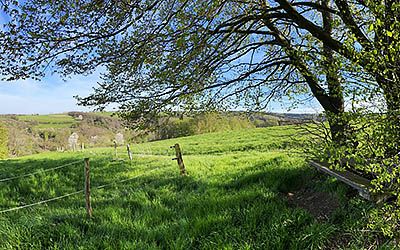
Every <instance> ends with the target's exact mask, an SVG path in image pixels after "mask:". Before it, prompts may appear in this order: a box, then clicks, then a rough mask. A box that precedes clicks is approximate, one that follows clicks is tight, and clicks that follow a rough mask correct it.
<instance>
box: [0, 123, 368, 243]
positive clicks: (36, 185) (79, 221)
mask: <svg viewBox="0 0 400 250" xmlns="http://www.w3.org/2000/svg"><path fill="white" fill-rule="evenodd" d="M295 134H296V131H295V129H293V128H291V127H276V128H267V129H254V130H249V131H235V132H229V133H212V134H206V135H200V136H193V137H186V138H178V139H173V140H166V141H158V142H152V143H145V144H139V145H132V148H133V151H134V158H135V159H134V160H133V161H132V162H131V163H129V162H127V161H115V160H113V149H96V150H92V151H89V150H88V151H86V152H83V153H63V154H61V153H46V154H41V155H35V156H30V157H24V158H20V159H15V160H6V161H0V167H1V171H0V176H1V177H0V179H1V178H4V177H8V176H14V175H18V174H22V173H26V172H29V171H34V170H40V169H46V168H51V167H55V166H58V165H61V164H63V163H68V162H71V161H74V160H76V159H82V158H83V157H90V158H91V166H92V177H91V178H92V186H93V187H95V186H98V185H102V184H107V183H111V182H113V181H115V180H121V179H124V178H129V177H134V176H136V175H141V176H140V177H138V178H137V179H135V180H133V181H130V182H126V183H123V184H118V185H115V186H112V187H108V188H105V189H98V190H96V189H93V191H92V205H93V209H94V218H93V219H92V220H89V219H86V218H85V209H84V198H83V195H81V194H79V195H76V196H72V197H69V198H67V199H65V200H61V201H56V202H52V203H48V204H47V205H42V206H38V207H35V208H28V209H24V210H19V211H14V212H9V213H6V214H3V215H1V217H0V247H1V248H24V249H35V248H37V249H39V248H41V249H50V248H53V249H160V248H162V249H222V248H224V249H310V248H318V247H323V246H324V245H327V244H332V243H330V241H332V240H333V239H335V238H337V235H338V234H340V233H341V232H342V233H343V230H345V231H346V234H349V233H350V234H353V236H352V239H351V240H352V241H353V245H354V246H355V247H356V248H357V246H360V244H363V242H362V241H365V236H363V235H362V236H360V234H362V233H360V232H361V231H359V230H358V229H359V228H361V226H363V222H362V220H359V219H360V218H362V217H361V214H362V209H361V208H364V207H365V204H364V203H363V202H361V201H360V200H359V199H355V200H354V202H352V203H351V204H350V205H346V207H343V208H341V209H340V210H339V211H338V212H337V213H336V214H335V215H334V217H333V218H332V219H331V220H330V221H325V222H320V221H317V220H316V219H314V218H313V217H312V216H311V215H310V214H309V213H308V212H307V211H305V210H303V209H300V208H296V207H294V206H291V205H289V203H288V202H287V200H286V197H285V195H284V194H285V193H287V192H289V191H292V190H296V189H298V188H300V187H302V186H306V185H311V184H310V183H311V178H312V176H313V175H314V172H313V171H312V170H311V169H310V168H308V167H307V166H306V164H305V162H304V160H303V159H302V158H301V156H300V154H298V153H296V152H294V149H295V148H296V145H295V143H293V142H292V140H291V135H295ZM297 137H299V136H297ZM176 142H178V143H180V145H181V147H182V149H183V153H184V160H185V163H186V166H187V170H188V172H189V174H190V176H188V177H181V176H179V175H178V167H177V165H176V162H175V161H172V160H171V158H172V157H173V153H174V152H173V150H171V149H169V146H171V145H173V144H174V143H176ZM125 155H126V154H125V152H124V150H123V148H121V149H119V156H118V157H119V158H125V159H126V156H125ZM149 170H150V171H151V172H149ZM82 174H83V163H80V164H78V165H76V166H72V167H69V168H65V169H62V170H58V171H54V172H45V173H41V174H39V175H38V176H35V177H27V178H24V179H20V180H14V181H12V182H8V183H0V186H1V189H0V208H1V209H5V208H9V207H14V206H18V205H23V204H29V203H31V202H34V201H38V200H41V199H46V198H50V197H54V196H58V195H62V194H65V193H69V192H73V191H76V190H79V189H82V187H83V176H82ZM318 188H320V189H324V190H330V191H331V192H336V193H338V194H339V195H340V194H344V190H345V188H344V187H343V186H342V185H338V184H337V183H336V182H332V181H329V182H326V181H325V182H323V184H319V187H318ZM342 198H343V197H342ZM356 223H358V224H356ZM351 230H352V231H351Z"/></svg>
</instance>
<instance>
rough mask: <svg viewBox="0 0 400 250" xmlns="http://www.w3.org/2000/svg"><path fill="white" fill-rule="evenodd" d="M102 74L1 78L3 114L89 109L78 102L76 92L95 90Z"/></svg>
mask: <svg viewBox="0 0 400 250" xmlns="http://www.w3.org/2000/svg"><path fill="white" fill-rule="evenodd" d="M98 80H99V74H98V73H95V74H93V75H90V76H74V77H72V78H70V79H68V80H66V81H63V80H62V79H61V78H60V77H58V76H49V77H46V78H45V79H43V80H42V81H33V80H24V81H15V82H0V114H36V113H38V114H49V113H61V112H67V111H88V110H89V109H87V108H85V107H80V106H78V105H76V100H75V99H74V98H73V96H74V95H80V96H86V95H88V94H89V93H91V92H92V87H94V86H95V85H96V83H97V81H98Z"/></svg>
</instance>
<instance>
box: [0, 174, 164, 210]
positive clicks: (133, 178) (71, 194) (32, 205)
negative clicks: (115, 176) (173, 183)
mask: <svg viewBox="0 0 400 250" xmlns="http://www.w3.org/2000/svg"><path fill="white" fill-rule="evenodd" d="M159 169H160V168H153V169H151V170H149V171H147V172H145V173H142V174H139V175H135V176H134V177H131V178H127V179H123V180H118V181H115V182H112V183H108V184H104V185H100V186H96V187H94V188H93V189H95V190H96V189H104V188H107V187H111V186H114V185H116V184H120V183H125V182H129V181H132V180H135V179H137V178H139V177H142V176H145V175H147V174H148V173H151V172H154V171H156V170H159ZM83 193H84V190H83V189H82V190H79V191H76V192H72V193H69V194H65V195H61V196H57V197H54V198H50V199H47V200H42V201H38V202H35V203H31V204H27V205H23V206H18V207H13V208H9V209H5V210H0V214H3V213H7V212H12V211H16V210H20V209H24V208H29V207H34V206H38V205H42V204H45V203H48V202H51V201H56V200H61V199H64V198H67V197H70V196H73V195H77V194H83Z"/></svg>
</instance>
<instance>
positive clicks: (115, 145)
mask: <svg viewBox="0 0 400 250" xmlns="http://www.w3.org/2000/svg"><path fill="white" fill-rule="evenodd" d="M114 151H115V158H117V156H118V154H117V142H116V141H114Z"/></svg>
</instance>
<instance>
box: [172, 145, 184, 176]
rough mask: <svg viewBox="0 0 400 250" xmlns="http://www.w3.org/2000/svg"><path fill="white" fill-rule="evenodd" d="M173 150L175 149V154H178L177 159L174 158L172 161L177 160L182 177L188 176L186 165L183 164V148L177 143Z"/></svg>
mask: <svg viewBox="0 0 400 250" xmlns="http://www.w3.org/2000/svg"><path fill="white" fill-rule="evenodd" d="M171 148H175V154H176V158H174V159H172V160H177V162H178V166H179V169H180V173H181V175H187V172H186V168H185V164H184V163H183V158H182V152H181V148H180V147H179V144H178V143H176V144H175V145H174V146H171Z"/></svg>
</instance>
